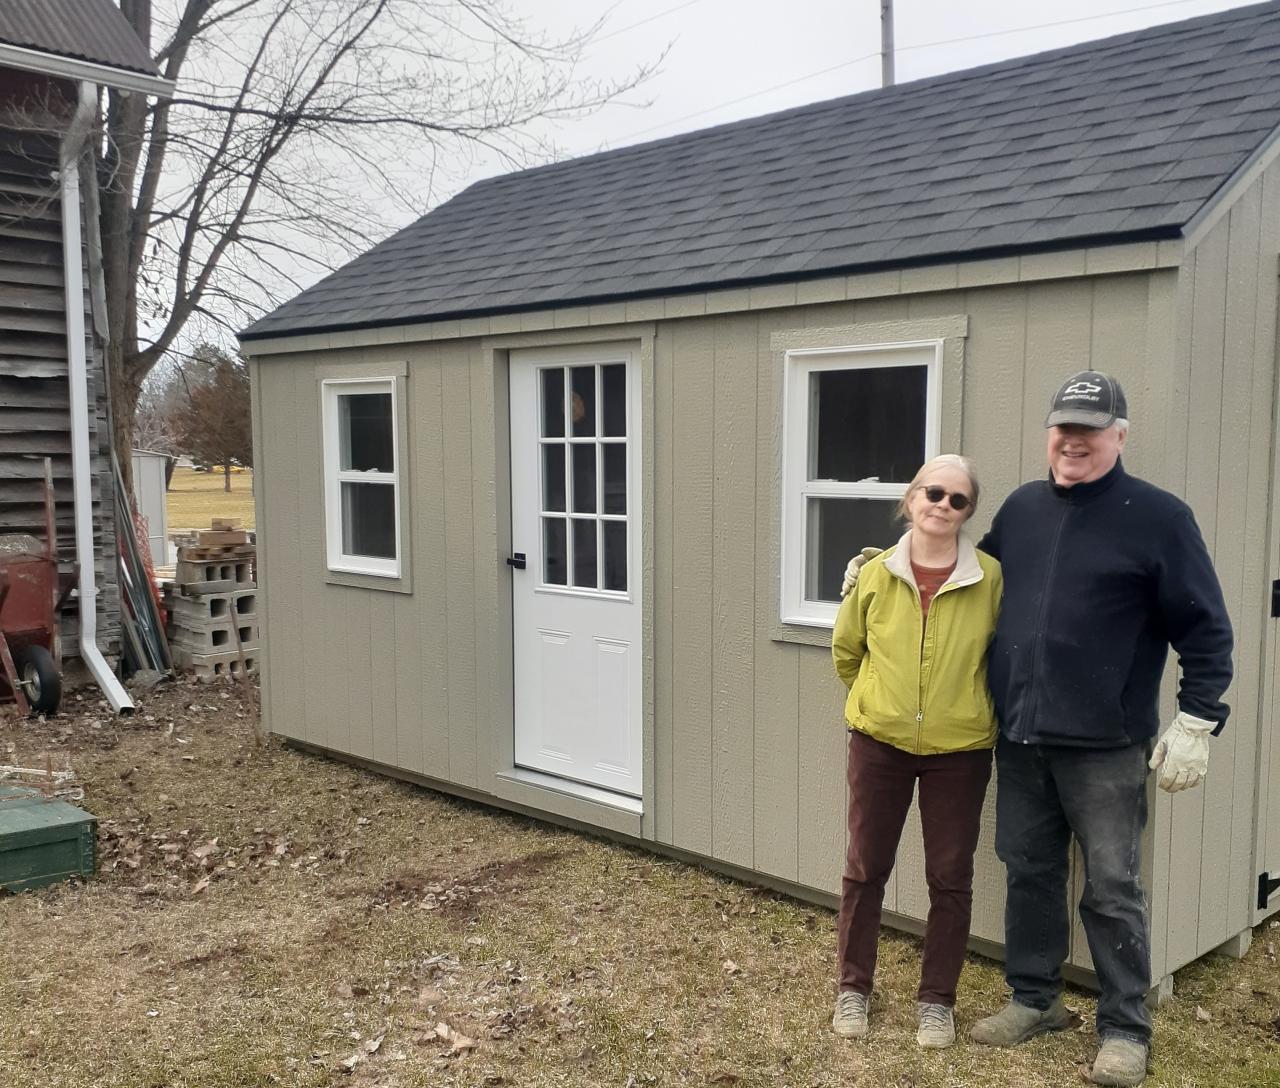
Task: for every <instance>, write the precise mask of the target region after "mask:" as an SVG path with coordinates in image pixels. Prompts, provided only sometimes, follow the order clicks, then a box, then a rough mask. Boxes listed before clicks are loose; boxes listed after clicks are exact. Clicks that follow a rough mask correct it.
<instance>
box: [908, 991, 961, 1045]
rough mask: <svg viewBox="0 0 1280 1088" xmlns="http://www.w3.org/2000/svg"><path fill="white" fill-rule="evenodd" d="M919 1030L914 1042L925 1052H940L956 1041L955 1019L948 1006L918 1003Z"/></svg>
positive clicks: (924, 1002)
mask: <svg viewBox="0 0 1280 1088" xmlns="http://www.w3.org/2000/svg"><path fill="white" fill-rule="evenodd" d="M919 1016H920V1030H919V1031H917V1032H916V1042H917V1043H918V1044H919V1045H920V1046H922V1047H924V1048H925V1049H926V1050H941V1049H942V1048H943V1047H945V1046H950V1045H951V1044H952V1043H954V1042H955V1041H956V1017H955V1013H954V1012H953V1011H952V1008H951V1006H950V1005H935V1004H934V1003H933V1002H930V1001H921V1002H920V1010H919Z"/></svg>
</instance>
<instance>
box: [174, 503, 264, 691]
mask: <svg viewBox="0 0 1280 1088" xmlns="http://www.w3.org/2000/svg"><path fill="white" fill-rule="evenodd" d="M255 575H256V569H255V549H254V546H253V544H252V543H251V542H250V540H249V534H248V533H246V532H245V531H244V530H243V529H241V528H240V523H239V522H238V521H236V520H232V519H229V518H215V519H214V521H213V525H212V527H211V528H210V529H202V530H201V531H200V532H199V533H197V534H196V543H195V544H192V545H187V546H184V547H180V548H179V549H178V565H177V568H176V569H175V571H174V588H175V590H176V591H177V592H176V593H175V594H174V595H173V598H172V600H171V601H170V604H169V616H170V625H171V628H172V632H173V634H172V636H171V638H170V645H171V648H172V650H173V659H174V663H175V664H177V665H178V666H180V667H182V668H186V669H190V670H191V671H192V672H193V673H195V675H196V677H197V678H198V679H201V680H213V679H215V678H217V677H222V676H236V677H238V676H241V675H244V674H252V673H256V672H257V671H258V647H259V645H260V643H259V629H258V586H257V583H256V581H255Z"/></svg>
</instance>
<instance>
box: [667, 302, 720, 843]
mask: <svg viewBox="0 0 1280 1088" xmlns="http://www.w3.org/2000/svg"><path fill="white" fill-rule="evenodd" d="M672 357H673V362H672V368H673V374H672V402H673V411H672V416H671V420H672V422H671V427H672V432H671V445H672V458H673V460H674V462H675V464H676V465H677V466H678V468H677V469H676V471H675V473H674V479H673V480H672V487H671V504H672V534H671V551H672V576H671V592H672V610H671V647H672V657H673V660H674V661H675V662H677V663H678V667H676V668H675V669H674V672H673V676H672V685H671V686H672V704H673V705H672V723H671V732H672V740H671V747H672V751H671V759H672V775H671V826H672V840H673V842H674V845H676V846H679V847H681V848H683V849H685V850H691V851H693V852H695V853H699V854H704V855H706V856H707V857H714V856H715V855H714V846H713V841H712V783H711V778H712V773H713V770H712V767H713V764H712V724H711V718H712V707H713V699H712V692H713V687H712V667H711V652H712V651H711V648H712V638H713V628H714V614H713V605H712V585H713V576H714V571H713V566H712V564H713V558H712V551H713V549H712V536H711V518H710V516H709V515H710V511H711V509H712V504H713V503H714V501H715V495H714V487H713V477H712V472H713V465H714V461H715V458H714V451H713V443H714V429H713V422H714V416H715V383H714V375H715V343H714V323H713V322H709V321H699V322H689V323H687V324H681V325H679V326H678V327H677V328H675V329H674V330H673V332H672Z"/></svg>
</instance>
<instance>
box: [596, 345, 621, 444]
mask: <svg viewBox="0 0 1280 1088" xmlns="http://www.w3.org/2000/svg"><path fill="white" fill-rule="evenodd" d="M600 389H601V392H602V394H603V399H604V408H603V411H602V413H601V414H602V416H603V423H604V426H603V428H602V430H601V433H602V434H604V435H606V436H607V437H610V438H624V437H626V433H627V368H626V365H625V364H624V363H612V364H611V365H609V366H602V367H601V368H600Z"/></svg>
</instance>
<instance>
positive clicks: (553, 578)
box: [542, 518, 569, 586]
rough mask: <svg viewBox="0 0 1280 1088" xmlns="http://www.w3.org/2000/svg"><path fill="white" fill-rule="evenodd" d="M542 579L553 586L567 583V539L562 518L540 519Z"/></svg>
mask: <svg viewBox="0 0 1280 1088" xmlns="http://www.w3.org/2000/svg"><path fill="white" fill-rule="evenodd" d="M542 580H543V581H544V582H546V583H548V584H549V585H553V586H567V585H568V584H569V539H568V534H567V532H566V530H565V519H564V518H543V519H542Z"/></svg>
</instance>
